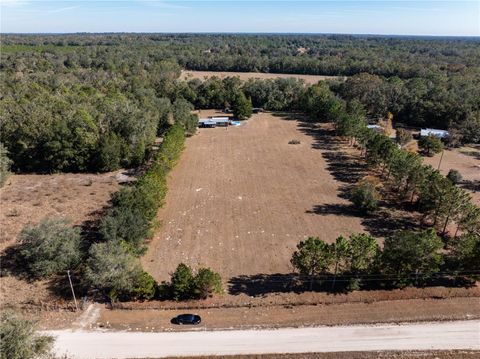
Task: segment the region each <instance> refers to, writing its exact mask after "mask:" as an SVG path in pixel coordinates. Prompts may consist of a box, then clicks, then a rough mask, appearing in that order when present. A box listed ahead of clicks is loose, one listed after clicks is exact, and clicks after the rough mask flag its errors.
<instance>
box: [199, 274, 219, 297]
mask: <svg viewBox="0 0 480 359" xmlns="http://www.w3.org/2000/svg"><path fill="white" fill-rule="evenodd" d="M213 293H222V278H221V277H220V274H218V273H215V272H214V271H212V270H211V269H210V268H200V269H199V270H198V273H197V275H196V276H195V278H194V290H193V294H194V296H195V297H196V298H200V299H206V298H208V297H209V296H211V295H212V294H213Z"/></svg>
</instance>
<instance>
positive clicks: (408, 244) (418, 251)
mask: <svg viewBox="0 0 480 359" xmlns="http://www.w3.org/2000/svg"><path fill="white" fill-rule="evenodd" d="M442 249H443V243H442V241H441V239H440V238H439V237H438V236H437V234H436V233H435V231H434V230H433V229H429V230H425V231H422V232H415V231H402V232H397V233H395V234H394V235H393V236H391V237H387V238H386V239H385V242H384V245H383V253H382V267H383V270H384V272H385V273H386V274H388V275H390V276H392V277H393V278H395V279H394V281H393V282H392V283H393V284H394V285H396V286H399V287H403V286H405V285H417V284H424V283H425V282H426V281H427V280H428V279H429V278H430V277H431V276H432V274H434V273H436V272H438V271H439V270H440V266H441V265H442V264H443V256H442V254H441V250H442Z"/></svg>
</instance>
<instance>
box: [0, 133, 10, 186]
mask: <svg viewBox="0 0 480 359" xmlns="http://www.w3.org/2000/svg"><path fill="white" fill-rule="evenodd" d="M11 164H12V161H11V160H10V159H9V158H8V151H7V149H6V148H5V147H4V146H3V144H2V143H1V142H0V187H2V186H3V185H4V184H5V181H6V180H7V177H8V176H9V175H10V165H11Z"/></svg>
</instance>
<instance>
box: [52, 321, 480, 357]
mask: <svg viewBox="0 0 480 359" xmlns="http://www.w3.org/2000/svg"><path fill="white" fill-rule="evenodd" d="M49 333H50V334H52V335H54V336H56V338H57V340H56V343H55V351H56V352H57V354H67V353H68V354H69V355H71V356H72V357H74V358H78V359H83V358H85V359H87V358H88V359H91V358H147V357H148V358H160V357H167V356H194V355H235V354H261V353H306V352H338V351H374V350H441V349H475V350H478V349H480V321H459V322H443V323H423V324H405V325H378V326H348V327H316V328H296V329H293V328H285V329H278V330H245V331H238V330H235V331H192V332H176V333H126V332H84V331H78V332H72V331H52V332H49Z"/></svg>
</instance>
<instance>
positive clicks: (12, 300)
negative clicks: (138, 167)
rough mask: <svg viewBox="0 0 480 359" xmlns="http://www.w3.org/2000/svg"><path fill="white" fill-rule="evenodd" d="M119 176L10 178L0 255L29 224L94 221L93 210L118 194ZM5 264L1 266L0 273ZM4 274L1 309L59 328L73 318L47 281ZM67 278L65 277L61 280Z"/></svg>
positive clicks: (1, 215) (0, 198) (0, 222)
mask: <svg viewBox="0 0 480 359" xmlns="http://www.w3.org/2000/svg"><path fill="white" fill-rule="evenodd" d="M119 173H120V172H114V173H107V174H101V175H95V174H54V175H34V174H28V175H12V176H11V177H9V179H8V182H7V184H6V185H5V186H4V187H3V188H1V189H0V203H1V206H0V228H1V234H0V251H1V254H2V256H4V255H5V249H7V248H8V247H10V246H12V245H14V244H15V241H16V237H17V235H18V234H19V233H20V231H21V230H22V228H23V227H24V226H25V225H26V224H28V223H38V222H39V221H40V220H41V219H42V218H44V217H48V216H62V217H67V218H69V219H70V220H71V221H72V224H74V225H80V224H82V223H85V222H86V221H89V220H93V219H95V218H96V216H97V211H99V210H102V208H103V207H104V206H106V205H107V204H108V201H109V198H110V194H111V193H112V192H114V191H117V190H118V188H119V185H118V181H117V178H118V175H119ZM5 269H6V270H7V272H8V268H5V264H2V272H3V271H4V270H5ZM7 272H4V273H2V276H1V277H0V289H1V296H0V308H4V307H14V308H17V309H21V310H22V312H24V313H25V315H27V316H31V317H33V318H35V319H40V320H41V321H42V323H44V324H46V325H53V326H56V327H62V326H63V325H65V323H68V322H70V321H71V320H72V319H74V318H75V316H76V314H75V313H73V312H72V309H73V303H71V302H69V301H68V302H65V301H62V300H60V299H58V298H56V297H54V296H53V295H52V293H51V283H50V282H49V281H47V280H40V281H34V282H29V281H27V280H25V279H21V278H19V277H15V276H13V275H8V273H7ZM65 280H66V279H65Z"/></svg>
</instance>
